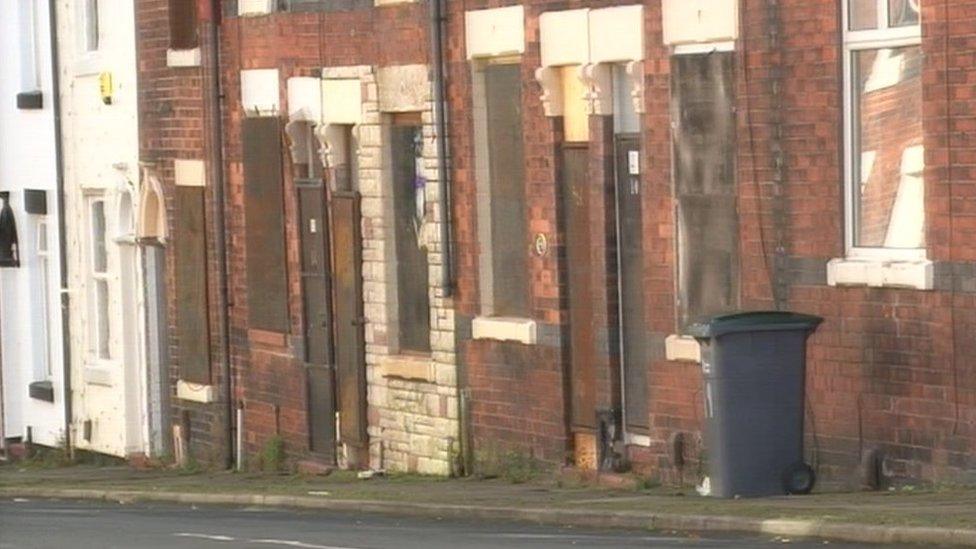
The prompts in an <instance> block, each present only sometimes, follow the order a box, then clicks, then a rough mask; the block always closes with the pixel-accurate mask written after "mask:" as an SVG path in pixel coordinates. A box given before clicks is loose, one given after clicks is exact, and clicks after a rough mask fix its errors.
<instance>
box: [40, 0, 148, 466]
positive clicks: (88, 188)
mask: <svg viewBox="0 0 976 549" xmlns="http://www.w3.org/2000/svg"><path fill="white" fill-rule="evenodd" d="M57 6H58V14H57V15H58V42H59V53H60V62H61V105H62V132H63V143H64V157H65V164H64V165H65V173H64V177H65V208H66V209H65V222H66V228H67V235H68V236H67V261H68V273H69V283H68V292H69V295H70V319H71V320H70V326H71V329H70V332H71V337H70V345H71V386H72V407H71V408H72V409H71V413H72V418H71V428H72V439H73V443H74V445H75V447H76V448H79V449H82V450H91V451H96V452H101V453H105V454H110V455H115V456H119V457H132V456H137V455H144V456H148V455H152V454H153V453H156V452H155V449H156V448H158V444H154V443H153V440H154V439H156V440H158V438H159V437H160V436H161V435H160V433H157V432H153V429H151V427H150V426H151V425H153V424H154V421H153V416H154V415H159V410H156V411H153V410H151V407H150V405H149V402H151V401H153V400H154V399H152V398H151V397H150V383H149V378H148V376H149V373H148V371H147V368H146V364H147V351H146V348H147V345H146V342H147V341H148V338H147V333H146V328H145V327H146V302H145V292H144V288H145V286H146V285H145V283H144V280H143V271H144V270H143V261H142V255H143V254H142V250H141V249H140V246H139V245H138V242H137V238H136V232H137V227H136V226H137V223H136V219H137V217H138V215H137V214H138V211H139V210H138V208H139V200H140V186H141V180H140V169H139V150H138V143H139V136H138V111H137V92H136V41H135V16H134V7H133V3H132V2H126V1H124V0H59V1H58V3H57Z"/></svg>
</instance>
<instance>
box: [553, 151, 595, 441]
mask: <svg viewBox="0 0 976 549" xmlns="http://www.w3.org/2000/svg"><path fill="white" fill-rule="evenodd" d="M560 168H561V169H560V173H561V174H562V181H561V185H560V186H561V187H562V202H563V218H564V219H565V220H566V230H565V234H566V264H567V265H568V269H567V271H568V272H567V275H568V277H569V333H570V386H571V387H572V396H573V399H572V414H571V421H572V424H573V426H574V427H585V428H596V389H597V387H596V365H595V364H594V362H593V361H594V358H595V353H594V341H593V324H592V320H593V296H592V294H591V292H592V290H593V283H592V276H591V275H592V269H591V268H590V265H591V261H590V248H591V246H590V198H589V195H590V192H589V188H588V185H589V178H588V172H589V149H588V148H587V147H586V146H585V145H575V144H573V145H571V144H565V145H563V147H562V166H560Z"/></svg>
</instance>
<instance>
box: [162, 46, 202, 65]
mask: <svg viewBox="0 0 976 549" xmlns="http://www.w3.org/2000/svg"><path fill="white" fill-rule="evenodd" d="M166 66H167V67H170V68H177V67H199V66H200V48H193V49H192V50H166Z"/></svg>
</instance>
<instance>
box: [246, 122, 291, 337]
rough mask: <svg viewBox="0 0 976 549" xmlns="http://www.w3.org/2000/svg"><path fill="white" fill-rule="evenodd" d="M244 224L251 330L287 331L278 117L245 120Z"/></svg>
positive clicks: (286, 287)
mask: <svg viewBox="0 0 976 549" xmlns="http://www.w3.org/2000/svg"><path fill="white" fill-rule="evenodd" d="M243 142H244V225H245V231H244V233H245V246H246V252H245V255H246V256H247V298H248V299H247V306H248V319H249V324H250V327H251V328H257V329H261V330H270V331H275V332H287V331H288V273H287V269H286V266H285V262H286V257H285V242H284V234H285V219H284V209H285V206H284V191H283V187H282V162H281V155H282V150H281V128H280V125H279V121H278V118H277V117H271V116H267V117H253V118H245V119H244V135H243Z"/></svg>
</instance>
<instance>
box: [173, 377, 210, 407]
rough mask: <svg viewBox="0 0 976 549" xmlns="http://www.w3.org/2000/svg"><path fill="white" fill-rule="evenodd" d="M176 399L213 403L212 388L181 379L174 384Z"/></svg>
mask: <svg viewBox="0 0 976 549" xmlns="http://www.w3.org/2000/svg"><path fill="white" fill-rule="evenodd" d="M176 398H178V399H180V400H189V401H191V402H202V403H204V404H208V403H210V402H213V401H214V386H213V385H203V384H200V383H190V382H189V381H183V380H182V379H181V380H179V381H177V382H176Z"/></svg>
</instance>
